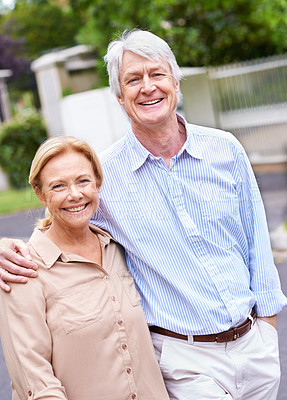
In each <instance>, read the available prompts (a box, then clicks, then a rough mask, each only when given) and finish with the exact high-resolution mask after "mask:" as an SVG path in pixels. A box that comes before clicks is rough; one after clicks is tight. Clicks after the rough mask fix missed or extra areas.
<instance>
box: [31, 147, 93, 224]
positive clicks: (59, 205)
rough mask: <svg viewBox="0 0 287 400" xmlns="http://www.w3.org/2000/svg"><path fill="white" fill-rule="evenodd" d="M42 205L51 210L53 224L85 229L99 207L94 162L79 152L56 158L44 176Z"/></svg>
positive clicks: (41, 179) (41, 175)
mask: <svg viewBox="0 0 287 400" xmlns="http://www.w3.org/2000/svg"><path fill="white" fill-rule="evenodd" d="M40 181H41V184H42V191H41V193H40V194H38V197H39V198H40V200H41V202H42V203H43V204H44V205H45V206H47V207H48V209H49V211H50V213H51V214H52V217H53V224H57V225H59V226H61V228H69V229H73V230H75V229H79V228H80V229H81V228H83V227H86V226H88V223H89V220H90V218H91V217H92V215H93V214H94V213H95V211H96V209H97V207H98V205H99V196H98V187H97V180H96V177H95V175H94V171H93V168H92V165H91V162H90V161H89V160H88V159H87V158H86V157H85V156H84V155H82V154H81V153H79V152H77V151H72V150H71V151H68V152H67V153H64V154H60V155H58V156H56V157H54V158H52V159H51V160H50V161H49V162H48V163H47V164H46V165H45V166H44V168H43V169H42V171H41V173H40Z"/></svg>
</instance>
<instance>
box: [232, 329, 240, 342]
mask: <svg viewBox="0 0 287 400" xmlns="http://www.w3.org/2000/svg"><path fill="white" fill-rule="evenodd" d="M232 330H233V341H234V340H237V339H239V338H240V335H239V333H238V332H237V328H233V329H232Z"/></svg>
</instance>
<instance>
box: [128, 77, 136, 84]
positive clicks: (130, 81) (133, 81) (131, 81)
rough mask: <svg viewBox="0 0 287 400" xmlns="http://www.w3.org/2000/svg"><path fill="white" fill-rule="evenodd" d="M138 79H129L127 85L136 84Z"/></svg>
mask: <svg viewBox="0 0 287 400" xmlns="http://www.w3.org/2000/svg"><path fill="white" fill-rule="evenodd" d="M138 80H139V78H131V79H129V81H128V83H136V82H138Z"/></svg>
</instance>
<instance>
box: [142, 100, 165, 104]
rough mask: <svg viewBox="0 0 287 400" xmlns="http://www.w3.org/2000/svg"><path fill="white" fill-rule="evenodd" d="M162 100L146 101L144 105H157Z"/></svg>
mask: <svg viewBox="0 0 287 400" xmlns="http://www.w3.org/2000/svg"><path fill="white" fill-rule="evenodd" d="M160 100H161V99H157V100H152V101H145V102H143V103H142V104H144V105H150V104H156V103H158V102H159V101H160Z"/></svg>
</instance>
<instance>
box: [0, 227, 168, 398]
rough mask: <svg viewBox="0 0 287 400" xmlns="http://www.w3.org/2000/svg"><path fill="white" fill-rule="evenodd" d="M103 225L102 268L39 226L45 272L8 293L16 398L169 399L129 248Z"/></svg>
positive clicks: (0, 299)
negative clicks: (129, 265)
mask: <svg viewBox="0 0 287 400" xmlns="http://www.w3.org/2000/svg"><path fill="white" fill-rule="evenodd" d="M93 229H96V228H93ZM96 231H97V235H98V237H99V239H100V243H101V248H102V256H103V266H102V267H100V266H99V265H97V264H95V263H92V262H90V261H88V260H86V259H84V258H82V257H80V256H77V255H75V254H70V253H62V252H61V250H60V249H59V248H58V247H57V246H56V245H55V244H54V243H53V242H51V241H50V240H49V239H48V238H47V236H46V235H44V234H43V233H42V232H41V231H39V230H35V231H34V233H33V235H32V236H31V238H30V242H29V243H30V248H31V253H32V256H33V260H34V261H35V262H36V263H37V264H38V266H39V270H38V273H39V276H38V278H36V279H30V280H29V282H28V283H27V284H26V285H17V284H14V285H12V286H13V287H12V291H11V293H9V294H8V293H4V292H3V291H1V293H0V333H1V340H2V345H3V350H4V355H5V358H6V363H7V367H8V370H9V373H10V376H11V380H12V387H13V400H20V399H21V400H22V399H69V400H95V399H97V400H130V399H144V400H151V399H153V400H158V399H164V400H168V395H167V392H166V389H165V387H164V383H163V380H162V376H161V373H160V370H159V367H158V364H157V360H156V358H155V354H154V350H153V346H152V342H151V338H150V334H149V330H148V327H147V325H146V321H145V318H144V313H143V310H142V308H141V305H140V296H139V294H138V293H137V291H136V289H135V286H134V283H133V279H132V277H131V275H130V274H129V272H128V269H127V266H126V262H125V257H124V251H123V249H122V248H121V247H120V246H119V245H118V244H117V243H116V242H115V241H114V240H113V239H112V238H111V236H110V235H108V234H107V233H105V232H103V231H100V230H98V229H96Z"/></svg>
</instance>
